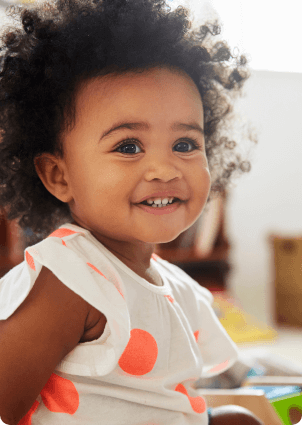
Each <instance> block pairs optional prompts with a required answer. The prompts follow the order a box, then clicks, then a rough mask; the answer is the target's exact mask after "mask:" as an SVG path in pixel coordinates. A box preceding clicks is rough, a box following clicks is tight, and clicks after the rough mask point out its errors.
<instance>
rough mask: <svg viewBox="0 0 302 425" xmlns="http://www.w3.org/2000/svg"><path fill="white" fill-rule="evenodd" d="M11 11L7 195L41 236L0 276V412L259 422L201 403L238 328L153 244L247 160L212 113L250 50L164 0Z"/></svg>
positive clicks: (132, 420)
mask: <svg viewBox="0 0 302 425" xmlns="http://www.w3.org/2000/svg"><path fill="white" fill-rule="evenodd" d="M10 14H11V15H12V16H13V17H15V18H16V19H17V18H18V17H20V18H21V22H22V25H21V26H18V25H17V24H16V23H15V21H14V25H15V26H12V27H11V28H6V29H4V30H3V31H2V50H1V61H0V66H1V68H0V129H1V144H0V152H1V153H0V154H1V164H0V205H1V206H2V208H3V209H5V212H6V214H7V217H8V219H16V218H18V220H19V221H18V222H19V225H20V226H21V227H22V228H24V229H25V228H27V229H28V228H29V229H31V230H32V232H33V234H34V236H33V237H32V238H31V240H30V243H29V244H28V247H27V248H26V249H25V255H24V261H23V262H22V263H21V264H19V265H18V266H16V267H14V268H13V269H12V270H11V271H10V272H9V273H7V274H6V275H5V276H4V277H3V278H2V279H1V281H0V416H1V418H2V420H3V421H4V423H6V424H10V425H15V424H19V425H21V424H22V425H30V424H32V425H37V424H45V425H46V424H49V425H50V424H56V425H57V424H60V425H61V424H62V425H69V424H70V425H71V424H73V425H84V424H85V425H89V424H95V425H96V424H104V425H151V424H152V425H193V424H196V425H197V424H198V425H206V424H208V423H211V424H212V425H220V424H225V425H228V424H234V425H236V424H239V423H240V424H246V425H257V424H260V423H261V422H260V421H259V420H258V419H257V418H255V417H254V415H253V414H252V413H251V412H249V411H248V410H246V409H243V408H239V407H236V406H224V407H220V408H216V409H212V411H211V413H210V412H209V411H208V409H207V405H206V401H205V399H204V397H203V396H202V390H198V391H197V390H196V388H195V387H194V383H195V382H196V380H197V379H199V378H200V377H201V376H213V375H215V374H219V373H221V372H223V371H224V370H226V369H227V368H229V367H230V366H232V365H233V364H234V362H235V361H236V358H237V349H236V346H235V344H234V343H233V342H232V341H231V340H230V338H229V337H228V335H227V333H226V332H225V330H224V329H223V327H222V326H221V325H220V322H219V320H218V319H217V317H216V316H215V313H214V311H213V310H212V307H211V303H212V301H213V297H212V295H211V293H210V292H209V291H208V290H206V289H205V288H203V287H201V286H200V285H199V284H198V283H197V282H195V281H194V280H193V279H191V278H190V277H189V276H188V275H187V274H186V273H185V272H183V271H182V270H181V269H180V268H178V267H176V266H175V265H173V264H170V263H169V262H167V261H165V260H163V259H161V258H160V257H158V256H157V255H155V254H154V249H155V245H156V244H159V243H166V242H170V241H172V240H174V239H175V238H176V237H177V236H178V235H179V234H180V233H182V232H184V231H185V230H186V229H188V228H189V227H190V226H191V225H192V224H193V223H194V222H195V221H196V220H197V219H198V217H199V216H200V214H201V213H202V211H203V209H204V207H205V205H206V203H207V201H208V200H209V199H210V197H209V195H210V193H214V192H215V191H219V190H223V189H224V188H225V187H226V185H227V183H228V182H229V180H230V177H231V175H232V174H233V172H236V171H238V170H239V171H240V170H242V171H244V170H245V167H246V163H245V162H244V161H242V160H241V158H240V156H239V155H238V154H233V156H232V155H231V154H232V152H233V148H234V143H230V142H229V141H228V140H227V139H226V137H223V136H222V135H220V130H219V124H220V123H221V122H223V120H224V119H226V120H227V117H228V113H229V112H230V110H231V107H230V103H229V102H230V101H229V100H228V96H227V92H229V93H236V92H237V91H239V89H240V87H241V85H242V83H243V82H244V80H245V79H246V77H247V73H246V71H245V61H244V58H239V59H238V60H237V62H236V61H235V62H236V63H235V65H233V66H232V65H231V63H230V60H231V59H232V58H231V54H230V52H229V49H228V47H227V45H226V44H224V43H221V42H219V43H216V44H214V43H211V38H212V37H214V36H215V34H216V33H217V32H218V28H217V27H215V26H210V25H208V26H202V27H201V28H200V29H199V30H198V31H190V22H189V20H188V17H187V12H186V10H185V9H183V8H178V9H177V10H176V11H174V12H172V11H171V10H170V9H169V7H168V6H167V5H166V3H165V2H164V0H103V1H100V0H91V1H88V0H85V1H84V0H83V1H82V0H68V1H67V0H62V1H61V0H59V1H57V2H56V3H43V4H40V5H36V6H31V7H29V6H28V7H22V8H15V9H13V10H11V11H10ZM207 38H209V39H210V40H208V41H206V40H207ZM130 146H131V148H130ZM213 176H215V178H213ZM211 178H212V181H211Z"/></svg>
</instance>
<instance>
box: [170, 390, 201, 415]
mask: <svg viewBox="0 0 302 425" xmlns="http://www.w3.org/2000/svg"><path fill="white" fill-rule="evenodd" d="M175 391H178V392H180V393H182V394H184V395H186V396H187V397H188V399H189V402H190V404H191V407H192V409H193V410H194V412H196V413H203V412H205V411H206V408H207V405H206V402H205V400H204V398H202V397H200V396H197V397H190V396H189V394H188V392H187V390H186V388H185V387H184V386H183V385H182V384H178V385H177V387H176V388H175Z"/></svg>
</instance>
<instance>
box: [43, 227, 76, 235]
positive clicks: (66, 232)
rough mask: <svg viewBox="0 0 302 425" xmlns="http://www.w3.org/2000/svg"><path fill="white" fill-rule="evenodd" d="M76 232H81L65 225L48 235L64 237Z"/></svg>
mask: <svg viewBox="0 0 302 425" xmlns="http://www.w3.org/2000/svg"><path fill="white" fill-rule="evenodd" d="M75 233H79V232H75V231H74V230H70V229H66V228H65V227H62V228H61V229H57V230H55V231H54V232H52V233H51V234H50V235H49V236H48V237H49V238H51V237H52V238H64V236H69V235H74V234H75Z"/></svg>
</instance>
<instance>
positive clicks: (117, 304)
mask: <svg viewBox="0 0 302 425" xmlns="http://www.w3.org/2000/svg"><path fill="white" fill-rule="evenodd" d="M59 230H61V229H59ZM67 230H68V229H67ZM67 233H68V232H67ZM57 235H58V233H57ZM50 236H51V237H48V238H46V239H44V240H43V241H41V242H39V243H38V244H36V245H34V246H31V247H29V248H27V249H26V250H25V253H24V258H25V261H24V262H23V263H21V264H20V265H18V266H17V267H15V268H14V269H12V270H11V271H10V272H9V273H8V274H7V275H6V276H4V277H3V278H2V279H1V280H0V300H2V301H0V312H1V313H0V319H1V320H4V319H6V318H7V317H9V316H10V315H11V314H12V313H13V312H14V311H15V310H16V308H17V307H18V306H19V305H20V304H21V303H22V302H23V301H24V299H25V298H26V297H27V295H28V293H29V292H30V290H31V288H32V287H33V285H34V283H35V280H36V278H37V276H38V275H39V273H40V271H41V269H42V266H45V267H47V268H48V269H49V270H51V271H52V272H53V273H54V275H55V276H56V277H57V278H58V279H59V280H60V281H61V282H62V283H63V284H64V285H66V286H67V287H68V288H69V289H71V290H72V291H74V292H75V293H76V294H78V295H79V296H80V297H82V298H83V299H84V300H85V301H87V302H88V303H89V304H91V305H92V306H93V307H95V308H96V309H97V310H99V311H101V312H102V313H103V314H104V315H105V316H106V318H107V323H106V327H105V331H104V334H103V335H102V336H101V337H100V338H99V339H98V340H96V341H92V342H86V343H80V344H78V345H77V346H76V347H75V348H74V349H73V350H72V351H71V352H70V353H69V354H68V355H67V356H66V357H65V358H64V359H63V360H62V361H61V363H59V364H58V365H57V367H56V370H58V371H62V372H65V373H70V374H74V375H80V376H101V375H106V374H108V373H110V372H111V371H112V370H113V369H114V368H115V367H116V365H117V363H118V360H119V358H120V356H121V355H122V353H123V351H124V350H125V348H126V346H127V343H128V341H129V338H130V318H129V312H128V308H127V304H126V301H125V290H124V285H123V282H122V281H121V278H120V276H119V275H118V272H117V271H116V270H115V269H113V268H112V266H111V265H110V264H108V262H109V260H107V258H106V257H105V256H104V255H103V254H102V253H101V252H100V251H99V250H97V249H96V248H95V247H94V246H93V245H92V244H91V243H90V242H89V241H88V240H87V239H85V236H84V235H81V234H79V233H77V234H76V232H72V234H69V235H68V234H67V236H65V237H62V232H61V234H60V236H56V235H55V236H52V235H50ZM85 245H86V246H85ZM87 249H88V251H87ZM85 252H86V253H87V252H89V261H88V259H87V258H86V257H85V255H84V253H85ZM86 255H87V254H86ZM108 276H109V277H108ZM4 300H5V305H3V304H4Z"/></svg>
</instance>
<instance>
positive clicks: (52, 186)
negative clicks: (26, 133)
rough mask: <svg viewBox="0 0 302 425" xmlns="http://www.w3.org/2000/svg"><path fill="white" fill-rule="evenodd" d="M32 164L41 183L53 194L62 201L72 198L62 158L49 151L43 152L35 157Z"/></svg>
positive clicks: (68, 200)
mask: <svg viewBox="0 0 302 425" xmlns="http://www.w3.org/2000/svg"><path fill="white" fill-rule="evenodd" d="M34 165H35V169H36V172H37V174H38V176H39V177H40V179H41V181H42V183H43V184H44V186H45V187H46V189H47V190H48V191H49V192H50V193H51V194H52V195H53V196H55V197H56V198H58V199H59V200H60V201H62V202H70V201H71V200H72V196H71V192H70V187H69V184H68V175H67V169H66V165H65V162H64V160H63V159H61V158H59V157H57V156H55V155H53V154H50V153H43V154H41V155H39V156H36V157H35V159H34Z"/></svg>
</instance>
